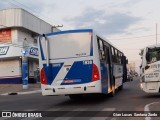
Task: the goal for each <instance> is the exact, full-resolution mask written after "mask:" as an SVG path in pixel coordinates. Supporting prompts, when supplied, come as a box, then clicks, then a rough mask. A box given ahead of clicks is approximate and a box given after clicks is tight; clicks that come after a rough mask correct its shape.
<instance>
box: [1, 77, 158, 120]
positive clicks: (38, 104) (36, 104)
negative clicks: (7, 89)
mask: <svg viewBox="0 0 160 120" xmlns="http://www.w3.org/2000/svg"><path fill="white" fill-rule="evenodd" d="M157 101H158V102H159V101H160V94H147V93H145V92H143V91H142V90H141V89H140V87H139V78H134V80H133V81H131V82H126V83H125V84H124V89H123V90H122V91H117V93H116V95H115V96H114V97H109V96H108V97H105V98H104V97H103V98H102V97H99V96H90V97H84V98H83V99H81V100H79V101H72V100H70V99H69V97H68V96H42V95H41V94H39V93H36V94H29V95H8V96H0V111H85V112H86V111H144V108H145V106H146V105H147V104H150V103H153V102H157ZM66 114H68V117H65V115H64V114H63V115H61V116H62V117H58V118H51V117H50V118H42V119H57V120H66V119H69V120H75V117H74V118H72V117H70V114H71V113H66ZM77 114H79V113H77ZM64 118H65V119H64ZM0 119H2V118H0ZM3 119H8V118H3ZM12 119H13V118H12ZM15 119H16V120H17V118H15ZM21 119H22V118H21ZM24 119H27V118H24ZM78 119H82V118H81V117H76V120H78ZM88 119H91V120H94V119H95V120H96V119H98V120H106V119H108V120H145V119H146V118H145V117H99V118H98V117H83V120H88ZM146 120H147V119H146Z"/></svg>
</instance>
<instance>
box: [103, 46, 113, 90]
mask: <svg viewBox="0 0 160 120" xmlns="http://www.w3.org/2000/svg"><path fill="white" fill-rule="evenodd" d="M105 51H106V63H107V72H108V76H107V85H108V86H107V87H108V89H107V90H108V92H110V90H111V85H112V84H113V83H112V81H113V80H112V79H113V78H112V76H113V75H112V67H111V51H110V50H109V47H107V46H106V48H105Z"/></svg>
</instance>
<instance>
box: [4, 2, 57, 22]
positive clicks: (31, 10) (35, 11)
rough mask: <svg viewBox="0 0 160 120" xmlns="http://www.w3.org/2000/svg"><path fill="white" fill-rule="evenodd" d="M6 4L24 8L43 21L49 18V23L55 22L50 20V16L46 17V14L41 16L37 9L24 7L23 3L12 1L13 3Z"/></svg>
mask: <svg viewBox="0 0 160 120" xmlns="http://www.w3.org/2000/svg"><path fill="white" fill-rule="evenodd" d="M6 2H8V3H11V4H13V5H15V6H18V7H20V8H23V9H25V10H27V11H30V12H31V13H33V14H35V15H36V16H38V17H39V18H41V19H43V20H44V18H47V19H48V20H49V21H54V20H53V19H51V18H49V17H48V16H46V15H44V14H40V13H39V10H37V9H32V8H31V7H29V6H27V5H24V4H23V3H22V2H18V1H16V0H12V2H11V1H6Z"/></svg>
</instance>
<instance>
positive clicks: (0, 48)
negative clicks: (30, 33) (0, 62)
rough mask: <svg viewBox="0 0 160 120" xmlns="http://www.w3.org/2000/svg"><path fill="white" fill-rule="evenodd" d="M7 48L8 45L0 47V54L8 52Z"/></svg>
mask: <svg viewBox="0 0 160 120" xmlns="http://www.w3.org/2000/svg"><path fill="white" fill-rule="evenodd" d="M8 49H9V47H8V46H4V47H0V55H6V54H7V52H8Z"/></svg>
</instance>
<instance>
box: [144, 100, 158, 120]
mask: <svg viewBox="0 0 160 120" xmlns="http://www.w3.org/2000/svg"><path fill="white" fill-rule="evenodd" d="M156 103H159V102H152V103H149V104H147V105H145V107H144V111H145V112H149V111H150V109H149V107H150V105H153V104H156ZM151 119H152V118H151V117H145V120H151Z"/></svg>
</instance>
